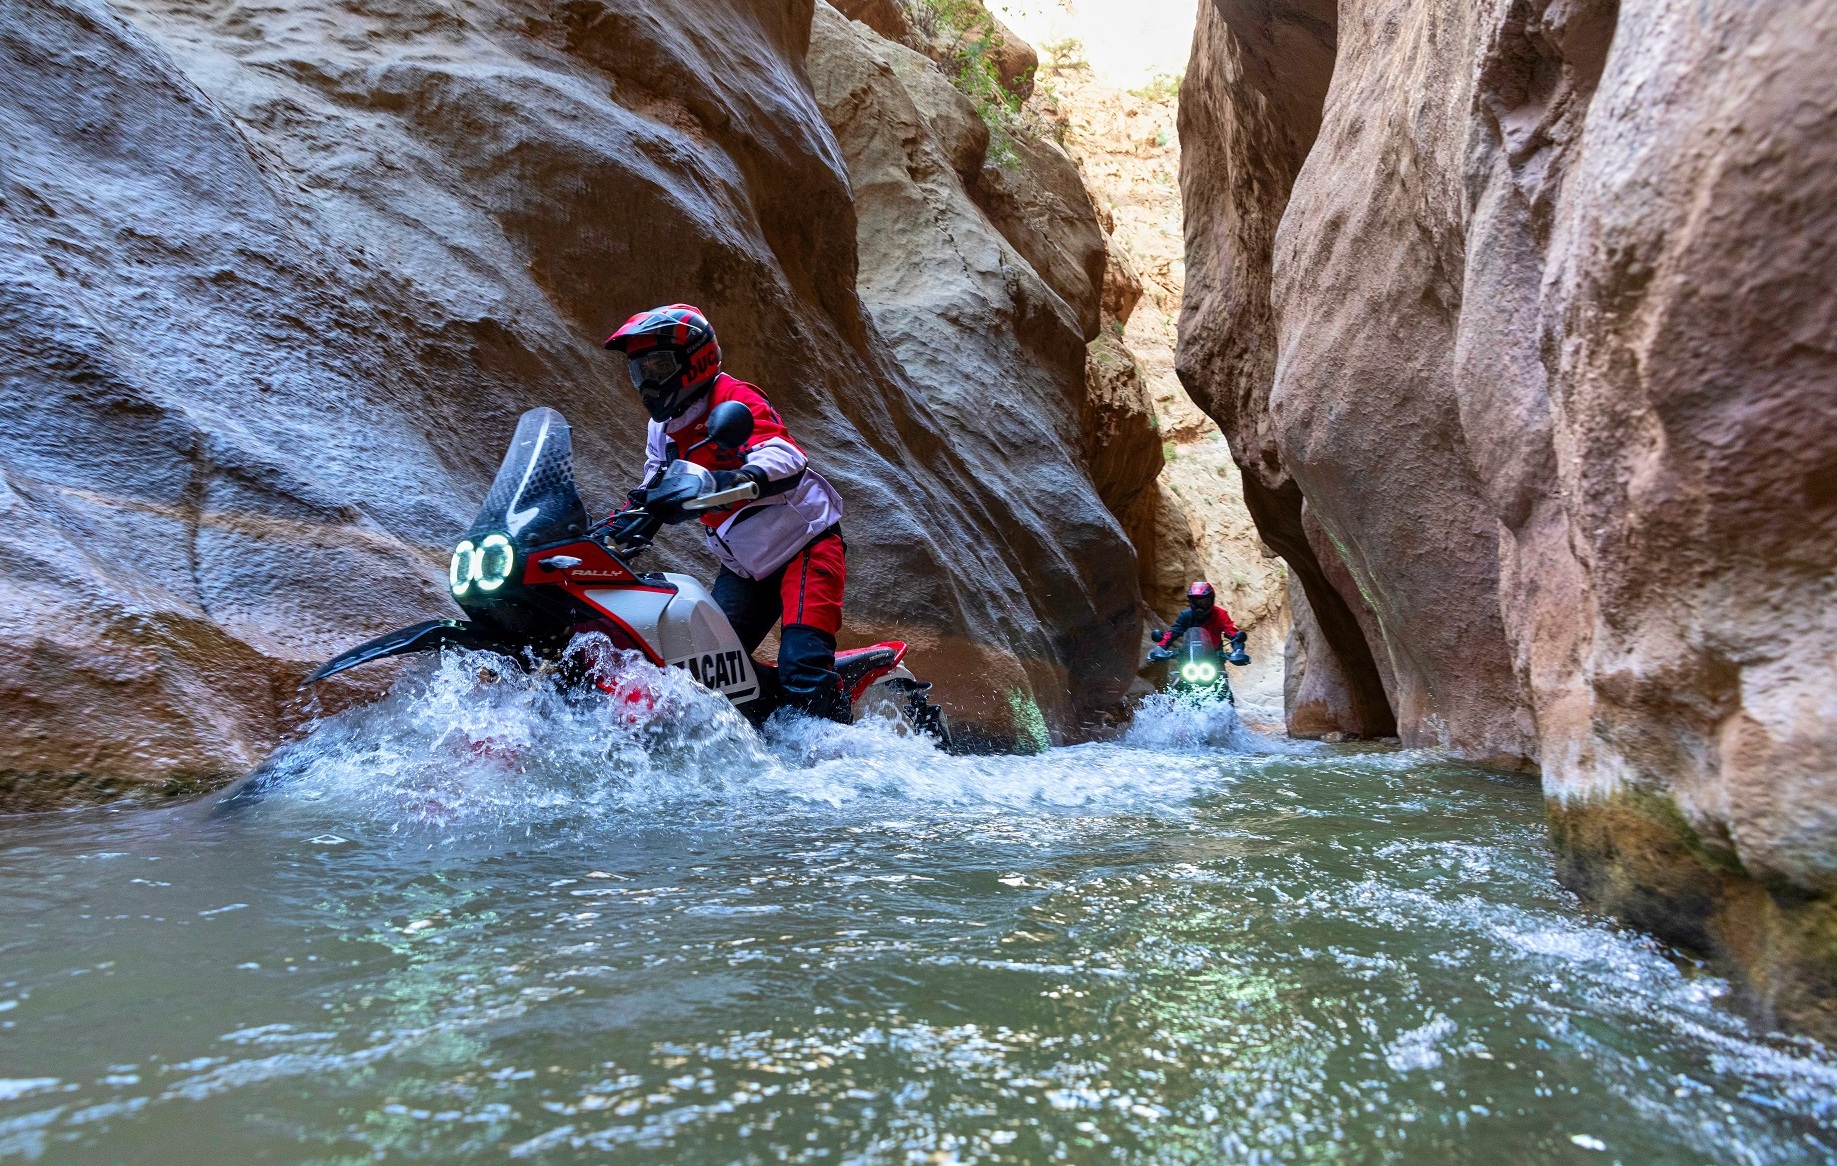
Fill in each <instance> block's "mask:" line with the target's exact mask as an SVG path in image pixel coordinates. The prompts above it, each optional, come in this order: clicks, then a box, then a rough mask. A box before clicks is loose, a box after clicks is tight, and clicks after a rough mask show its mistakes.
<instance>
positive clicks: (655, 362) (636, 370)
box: [629, 348, 682, 389]
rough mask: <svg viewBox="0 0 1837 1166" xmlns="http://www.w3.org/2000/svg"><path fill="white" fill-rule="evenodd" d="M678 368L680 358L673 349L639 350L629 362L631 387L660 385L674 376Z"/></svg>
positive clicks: (639, 387)
mask: <svg viewBox="0 0 1837 1166" xmlns="http://www.w3.org/2000/svg"><path fill="white" fill-rule="evenodd" d="M680 368H682V358H681V357H679V356H677V355H676V352H675V350H674V349H670V348H653V349H651V350H650V351H649V352H641V353H639V354H638V355H637V356H634V357H632V358H631V361H630V364H629V371H630V373H631V385H632V388H634V389H642V388H643V387H644V386H646V385H662V384H664V383H665V382H666V381H668V380H669V379H670V378H671V377H673V376H675V375H676V373H677V370H678V369H680Z"/></svg>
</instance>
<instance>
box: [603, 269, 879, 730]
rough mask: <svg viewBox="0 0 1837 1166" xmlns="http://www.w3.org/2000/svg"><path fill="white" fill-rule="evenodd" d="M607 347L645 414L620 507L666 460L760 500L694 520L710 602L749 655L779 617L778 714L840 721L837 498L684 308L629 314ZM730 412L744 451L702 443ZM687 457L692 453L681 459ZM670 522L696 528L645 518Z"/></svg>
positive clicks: (677, 516)
mask: <svg viewBox="0 0 1837 1166" xmlns="http://www.w3.org/2000/svg"><path fill="white" fill-rule="evenodd" d="M606 347H607V348H610V349H616V350H618V351H620V352H623V353H624V354H625V355H626V358H627V359H628V360H629V362H630V371H631V383H632V386H633V387H634V388H636V389H637V390H638V397H639V399H640V400H642V401H643V402H644V408H645V410H646V411H647V412H648V413H650V415H651V424H650V432H649V438H648V440H647V442H646V445H645V458H644V485H642V486H639V487H638V488H636V489H634V490H632V491H631V492H630V493H629V494H628V497H629V498H630V499H631V501H632V502H633V503H634V504H638V505H643V504H644V502H645V494H646V491H647V490H648V488H649V487H651V486H654V485H656V484H657V482H658V481H659V479H661V478H662V476H663V472H664V470H665V469H666V468H667V467H668V466H669V464H670V462H671V461H672V460H674V459H676V458H679V457H680V458H684V459H686V460H688V461H691V462H694V463H695V464H697V465H700V466H704V467H706V468H707V469H709V470H712V471H713V472H714V477H715V486H716V489H717V490H726V489H730V488H732V487H734V486H737V485H739V484H740V483H741V482H743V481H751V482H753V483H754V484H756V485H757V486H758V487H759V497H758V498H757V499H756V500H754V501H750V502H740V503H736V504H735V505H733V506H728V507H724V508H722V509H719V510H708V511H702V512H700V513H699V517H700V518H701V521H702V527H703V533H704V534H705V535H706V536H707V539H708V549H709V550H710V551H712V552H713V553H714V556H715V558H717V559H719V560H720V562H721V572H720V574H719V575H718V576H717V577H716V578H715V581H714V601H715V603H716V604H718V605H719V606H720V608H721V610H722V611H723V612H725V613H726V614H727V620H728V622H729V623H731V624H732V625H733V629H734V631H735V632H736V633H737V634H738V635H739V637H740V642H741V644H742V645H744V646H745V648H746V651H747V654H748V655H751V654H752V653H753V651H754V650H755V649H757V648H758V647H759V644H760V642H761V641H763V640H764V639H765V637H766V635H767V633H769V632H770V631H771V630H772V625H773V624H775V623H777V622H778V621H779V620H780V619H781V618H782V619H783V621H784V631H783V633H782V635H781V636H780V642H779V649H778V681H779V685H780V687H781V688H782V689H783V692H784V697H785V703H786V704H789V705H791V706H792V707H794V708H798V709H801V710H802V711H804V712H806V713H809V714H811V715H813V716H827V717H832V718H835V719H839V720H846V719H847V716H848V712H847V701H846V700H845V699H844V698H843V697H842V695H841V678H840V677H839V676H838V675H837V674H836V631H837V629H838V628H840V627H841V625H842V587H843V582H844V580H845V579H846V578H847V565H846V561H845V559H844V552H845V550H846V548H845V546H844V544H843V542H842V531H841V526H840V523H841V521H842V498H841V496H840V495H839V494H837V493H836V490H835V487H833V486H831V485H830V484H829V483H828V482H827V481H825V480H824V479H823V477H822V476H821V475H819V474H818V473H817V472H816V471H815V470H812V469H810V468H809V467H808V464H807V460H806V458H805V457H804V451H803V450H802V449H801V448H800V447H799V446H798V444H797V442H796V441H795V440H793V439H792V437H791V434H790V432H789V431H788V430H786V428H785V424H784V421H783V420H781V419H780V418H779V416H778V411H777V410H775V409H773V408H772V403H771V402H770V401H768V400H767V399H766V396H765V394H764V393H762V392H760V391H759V389H758V388H756V387H755V386H753V385H749V384H747V383H746V382H745V381H742V380H736V379H735V378H733V377H730V376H728V375H727V374H726V373H724V372H722V371H721V347H720V345H719V344H718V343H717V342H716V341H715V336H714V325H712V324H710V323H709V322H708V318H707V317H706V316H704V315H702V313H701V312H700V310H698V309H696V308H692V307H690V306H689V305H688V304H666V305H664V306H663V307H661V308H652V309H651V310H650V311H648V312H639V313H638V314H637V315H635V316H633V317H632V318H631V319H629V320H627V321H625V323H624V324H622V325H620V327H619V330H618V331H617V332H614V333H613V334H612V335H611V336H610V337H608V338H607V340H606ZM728 401H739V402H741V403H742V404H744V405H745V406H746V407H747V408H748V409H750V410H751V411H752V414H753V434H752V437H751V438H750V439H748V442H747V444H746V445H745V446H743V447H742V448H740V449H738V450H727V449H723V448H721V447H720V446H718V445H716V444H714V443H713V442H707V443H705V444H703V445H702V446H701V448H700V449H693V448H692V447H694V446H695V445H696V443H698V442H701V441H703V439H704V438H706V437H707V436H708V426H707V421H708V415H709V413H710V412H711V411H712V410H713V409H714V407H715V406H717V405H722V404H725V403H726V402H728ZM682 451H690V452H682ZM647 509H649V511H650V513H651V514H652V515H653V516H655V517H657V518H660V519H662V520H663V521H665V522H669V523H678V522H686V521H688V520H689V519H691V518H695V517H698V514H697V513H696V512H692V511H685V510H683V509H681V508H680V506H668V505H660V506H656V507H648V508H647Z"/></svg>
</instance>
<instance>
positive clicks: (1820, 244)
mask: <svg viewBox="0 0 1837 1166" xmlns="http://www.w3.org/2000/svg"><path fill="white" fill-rule="evenodd" d="M1336 15H1337V19H1335V16H1336ZM1283 46H1286V47H1287V50H1288V51H1281V52H1279V51H1277V49H1279V48H1281V47H1283ZM1297 46H1299V47H1297ZM1833 47H1837V14H1833V13H1832V12H1831V11H1830V10H1829V9H1828V7H1824V6H1815V5H1814V6H1805V5H1791V4H1786V3H1758V4H1750V3H1732V2H1730V3H1714V4H1708V5H1701V4H1685V3H1682V2H1681V0H1645V2H1641V3H1633V2H1631V0H1621V2H1620V3H1618V4H1616V3H1613V2H1612V0H1575V2H1562V3H1557V2H1546V0H1495V2H1492V3H1488V4H1483V5H1468V4H1455V3H1449V2H1446V0H1416V2H1413V3H1409V4H1405V5H1402V6H1398V5H1379V4H1373V3H1364V2H1359V0H1355V2H1352V3H1342V4H1340V5H1339V6H1338V8H1337V14H1336V13H1335V11H1334V6H1332V5H1324V6H1322V10H1321V11H1317V12H1315V11H1308V10H1306V9H1305V6H1299V5H1282V6H1276V5H1268V6H1265V5H1261V4H1256V3H1252V2H1251V0H1215V2H1214V3H1211V4H1208V5H1207V6H1205V8H1204V10H1203V11H1202V16H1201V27H1200V32H1199V35H1198V37H1197V38H1196V42H1195V57H1194V63H1193V69H1192V70H1191V71H1190V72H1189V74H1188V79H1187V96H1188V106H1187V114H1186V115H1185V116H1184V117H1183V124H1182V133H1183V141H1184V145H1185V148H1186V155H1185V156H1186V159H1187V170H1186V173H1185V175H1184V185H1185V188H1186V192H1187V195H1188V213H1189V217H1188V225H1189V234H1188V262H1189V285H1188V286H1189V297H1188V301H1187V305H1186V313H1185V315H1184V317H1183V348H1182V354H1181V365H1182V372H1183V375H1185V376H1186V377H1187V380H1188V383H1189V385H1190V386H1192V387H1193V388H1194V391H1195V395H1196V396H1197V397H1199V398H1200V399H1201V400H1202V402H1203V403H1205V404H1206V406H1207V408H1208V410H1209V411H1210V412H1212V413H1213V415H1214V416H1217V417H1219V418H1220V421H1221V423H1222V424H1223V425H1224V427H1225V429H1226V432H1227V433H1228V434H1229V435H1230V437H1231V440H1232V443H1233V449H1234V452H1235V453H1236V455H1237V457H1238V459H1239V461H1240V462H1241V463H1242V464H1244V465H1245V466H1246V468H1247V470H1254V471H1255V476H1256V478H1257V481H1258V484H1259V485H1260V486H1261V487H1264V488H1267V489H1268V490H1269V491H1270V493H1271V494H1273V495H1276V496H1277V497H1278V500H1281V499H1282V496H1284V495H1285V494H1286V496H1287V499H1288V500H1287V501H1283V504H1282V505H1281V506H1279V507H1275V509H1276V510H1277V511H1278V512H1277V513H1275V514H1273V515H1271V514H1269V513H1267V512H1266V510H1259V508H1258V507H1257V506H1255V505H1253V507H1252V510H1253V512H1254V513H1256V514H1257V518H1258V523H1259V526H1260V528H1262V529H1263V531H1264V534H1265V537H1266V538H1267V539H1269V540H1270V541H1271V543H1272V545H1276V546H1277V549H1279V550H1281V551H1282V552H1283V553H1284V555H1285V557H1288V558H1289V561H1290V563H1291V565H1292V566H1294V567H1295V568H1296V574H1297V577H1298V578H1302V579H1303V581H1304V583H1305V574H1304V572H1303V571H1302V568H1301V566H1300V565H1299V564H1298V563H1297V562H1296V558H1295V554H1297V553H1299V554H1304V555H1311V556H1312V557H1313V558H1314V559H1315V560H1316V562H1317V563H1319V564H1320V565H1321V567H1322V574H1323V575H1330V574H1332V573H1333V571H1335V570H1341V569H1343V571H1344V579H1345V582H1346V583H1349V584H1350V587H1351V589H1352V590H1353V591H1356V593H1357V595H1358V597H1360V598H1362V599H1363V600H1364V606H1365V607H1366V608H1368V610H1369V618H1368V619H1367V620H1366V621H1365V622H1364V624H1363V626H1358V625H1360V608H1359V605H1356V604H1354V603H1352V602H1351V598H1352V597H1351V596H1349V595H1348V594H1347V593H1346V588H1345V586H1344V585H1342V586H1341V587H1339V588H1329V590H1331V591H1333V592H1334V594H1337V595H1338V596H1339V598H1340V599H1341V600H1343V601H1346V614H1347V615H1349V616H1351V617H1352V619H1351V623H1352V624H1353V625H1355V627H1357V628H1358V632H1359V634H1357V635H1356V636H1353V635H1351V634H1350V632H1351V630H1352V629H1349V628H1346V627H1341V628H1340V629H1339V631H1338V632H1336V631H1335V630H1334V629H1332V628H1330V627H1329V626H1328V624H1329V623H1330V621H1329V619H1328V618H1326V616H1325V615H1324V614H1323V612H1322V610H1321V604H1320V603H1319V602H1318V601H1317V599H1316V595H1317V591H1316V589H1315V588H1313V587H1307V588H1305V590H1306V593H1307V598H1308V600H1309V601H1310V603H1311V605H1312V606H1313V608H1314V611H1313V616H1314V619H1313V621H1312V625H1313V626H1311V628H1310V629H1309V630H1308V631H1307V632H1306V633H1305V636H1304V637H1303V638H1305V640H1306V641H1307V642H1306V643H1303V644H1299V645H1297V646H1298V647H1299V648H1300V649H1301V650H1302V651H1303V652H1304V653H1305V661H1304V667H1303V668H1302V669H1300V670H1299V671H1300V672H1301V673H1302V675H1300V676H1299V677H1298V678H1297V680H1298V684H1299V687H1300V688H1306V687H1307V686H1308V685H1309V684H1310V683H1311V682H1312V680H1313V678H1314V677H1315V676H1316V675H1319V674H1323V673H1325V672H1326V671H1327V670H1326V669H1324V668H1317V666H1316V663H1315V653H1316V651H1318V650H1319V649H1320V647H1321V645H1322V644H1323V642H1324V643H1325V644H1326V646H1327V647H1328V648H1330V649H1332V650H1333V651H1334V652H1335V653H1336V663H1338V664H1341V665H1343V664H1344V663H1345V662H1346V660H1347V658H1348V657H1349V656H1354V657H1356V655H1357V646H1358V643H1357V642H1358V641H1362V642H1363V643H1364V644H1365V645H1366V646H1367V647H1368V648H1369V650H1370V652H1371V655H1372V669H1371V670H1372V672H1373V673H1375V674H1377V675H1376V679H1377V681H1378V682H1379V685H1380V687H1382V688H1384V689H1385V690H1386V692H1387V696H1388V703H1389V704H1390V706H1391V708H1393V709H1394V710H1395V713H1396V715H1397V718H1398V722H1399V728H1400V730H1401V731H1402V733H1403V735H1404V736H1405V739H1406V740H1409V741H1414V742H1419V743H1425V744H1440V745H1443V746H1445V747H1448V748H1451V749H1454V750H1457V751H1460V752H1464V753H1467V754H1469V755H1473V756H1480V757H1488V758H1493V759H1497V760H1501V761H1510V760H1511V759H1512V758H1513V757H1522V758H1525V759H1528V760H1532V761H1535V762H1536V763H1537V764H1538V765H1539V766H1540V767H1541V770H1542V772H1543V775H1544V783H1545V790H1546V793H1547V794H1548V796H1549V797H1550V799H1551V804H1552V821H1553V825H1554V828H1555V832H1556V837H1557V841H1558V844H1559V851H1560V855H1561V857H1560V868H1559V869H1560V873H1561V874H1562V876H1563V878H1564V880H1565V881H1566V882H1568V883H1569V884H1570V885H1572V886H1574V887H1576V888H1577V889H1579V890H1581V891H1583V893H1584V894H1585V895H1587V896H1589V897H1590V898H1592V899H1593V900H1594V901H1596V902H1598V903H1600V904H1602V905H1604V906H1606V907H1607V908H1609V909H1611V910H1614V911H1616V912H1618V913H1620V914H1622V915H1623V916H1625V917H1627V918H1629V919H1631V920H1632V921H1634V922H1637V923H1640V924H1642V925H1644V926H1648V927H1651V928H1653V929H1655V930H1657V931H1659V932H1660V933H1661V934H1663V935H1665V936H1666V937H1667V938H1670V939H1673V940H1675V941H1677V942H1680V943H1683V944H1686V945H1687V946H1690V947H1693V948H1695V949H1698V950H1708V951H1712V952H1717V953H1720V954H1722V955H1724V956H1726V957H1728V958H1729V959H1730V960H1731V961H1732V962H1733V964H1734V965H1736V966H1737V967H1739V968H1741V969H1743V970H1745V972H1746V973H1747V977H1746V982H1747V984H1748V987H1749V989H1750V992H1751V995H1752V997H1753V999H1754V1001H1755V1002H1756V1003H1757V1004H1758V1005H1760V1006H1761V1007H1763V1008H1765V1009H1769V1010H1773V1011H1775V1012H1777V1013H1778V1014H1779V1015H1781V1016H1783V1017H1785V1018H1787V1019H1791V1020H1795V1021H1798V1022H1800V1023H1806V1024H1810V1025H1813V1026H1814V1027H1818V1028H1821V1029H1823V1030H1824V1031H1837V1006H1834V1005H1833V997H1832V996H1831V995H1830V994H1829V993H1830V992H1831V991H1832V985H1833V981H1834V980H1837V938H1833V937H1837V910H1834V909H1833V906H1832V897H1831V896H1832V892H1833V890H1834V889H1837V811H1833V809H1832V807H1833V806H1834V805H1837V800H1834V799H1833V794H1837V778H1833V776H1832V775H1833V774H1834V773H1837V765H1834V764H1833V762H1834V761H1837V728H1833V726H1837V716H1833V714H1837V705H1833V703H1832V702H1833V697H1832V695H1831V694H1832V692H1833V691H1834V689H1833V683H1832V682H1833V680H1837V676H1834V675H1833V673H1834V672H1837V617H1833V615H1832V612H1833V610H1837V609H1834V608H1833V606H1832V603H1831V598H1832V590H1833V587H1837V537H1833V536H1834V535H1837V501H1834V500H1837V491H1832V490H1830V489H1828V488H1827V485H1828V482H1829V481H1831V480H1837V473H1834V472H1833V471H1832V470H1831V469H1830V467H1831V466H1834V465H1837V426H1833V425H1832V424H1831V422H1830V419H1831V418H1832V417H1833V416H1837V307H1833V305H1834V304H1837V299H1834V298H1833V294H1832V293H1833V291H1834V290H1837V287H1834V284H1837V256H1834V255H1833V254H1832V252H1833V249H1834V248H1837V230H1834V228H1837V166H1834V165H1833V163H1834V162H1837V78H1834V77H1833V76H1832V74H1831V70H1830V69H1829V67H1828V60H1829V53H1830V52H1831V50H1832V48H1833ZM1322 61H1331V63H1332V66H1331V67H1332V74H1331V78H1332V82H1331V88H1330V91H1329V90H1328V89H1327V88H1326V87H1325V86H1324V85H1323V84H1322V76H1321V68H1320V64H1321V62H1322ZM1316 127H1317V128H1316ZM1298 158H1305V161H1304V162H1301V163H1300V164H1299V165H1298V164H1297V161H1298ZM1285 178H1286V181H1285ZM1272 239H1273V241H1272ZM1264 289H1267V298H1266V299H1265V296H1264ZM1302 502H1305V513H1304V518H1305V522H1304V523H1303V524H1302V525H1303V530H1302V532H1301V533H1302V534H1303V535H1304V536H1306V535H1308V534H1310V533H1311V532H1312V530H1317V532H1318V534H1317V536H1316V537H1314V538H1312V539H1308V540H1305V541H1307V542H1308V546H1307V548H1306V550H1305V551H1302V550H1300V549H1299V548H1297V547H1296V546H1295V545H1294V543H1293V540H1288V541H1286V542H1278V539H1280V538H1284V535H1281V534H1277V533H1275V531H1276V529H1277V528H1285V527H1286V526H1287V524H1288V515H1289V514H1291V513H1294V512H1297V511H1300V509H1301V505H1300V504H1301V503H1302ZM1291 552H1294V553H1291ZM1335 558H1337V563H1335V562H1333V560H1334V559H1335ZM1298 624H1299V621H1298ZM1341 671H1342V677H1341V678H1340V679H1339V680H1337V681H1335V680H1332V678H1329V684H1330V685H1331V684H1343V685H1345V686H1346V687H1347V688H1348V689H1353V688H1357V687H1358V684H1359V682H1358V681H1357V680H1356V678H1354V677H1352V676H1349V675H1344V673H1345V671H1346V670H1345V669H1344V668H1342V670H1341ZM1297 695H1299V694H1297ZM1345 703H1346V702H1343V701H1341V702H1339V704H1338V705H1336V704H1335V702H1334V700H1325V701H1321V702H1315V706H1316V707H1317V711H1319V714H1320V716H1321V717H1323V718H1325V719H1327V720H1334V721H1339V722H1341V723H1344V722H1345V721H1346V720H1356V719H1358V717H1357V714H1356V713H1349V712H1348V711H1346V710H1345V709H1344V708H1343V707H1340V706H1343V705H1344V704H1345ZM1307 707H1310V706H1309V702H1307V701H1300V700H1298V701H1297V704H1296V708H1297V710H1298V715H1299V710H1301V709H1303V708H1307ZM1309 715H1314V714H1312V713H1310V714H1309Z"/></svg>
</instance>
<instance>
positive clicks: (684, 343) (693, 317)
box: [606, 304, 721, 421]
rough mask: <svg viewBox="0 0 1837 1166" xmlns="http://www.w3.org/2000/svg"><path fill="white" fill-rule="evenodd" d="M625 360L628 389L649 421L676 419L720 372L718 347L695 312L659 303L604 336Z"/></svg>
mask: <svg viewBox="0 0 1837 1166" xmlns="http://www.w3.org/2000/svg"><path fill="white" fill-rule="evenodd" d="M606 347H608V348H613V349H617V350H618V351H620V352H623V353H624V354H625V356H626V358H627V359H628V360H629V361H630V367H631V384H632V388H634V389H637V390H638V397H639V398H640V399H641V400H642V401H643V402H644V408H645V410H646V411H647V412H649V413H650V415H651V419H652V420H654V421H669V420H672V419H674V418H677V417H681V416H682V415H683V413H684V412H685V411H687V410H688V408H689V406H691V405H693V404H695V402H696V401H697V400H698V399H699V398H700V397H701V396H702V394H703V393H706V392H707V391H708V390H709V389H710V388H712V387H713V385H714V378H715V377H717V376H719V375H720V373H721V346H720V344H719V343H718V342H717V341H716V340H715V338H714V325H713V324H710V323H709V322H708V317H706V316H704V315H702V312H701V309H700V308H692V307H690V306H689V305H688V304H665V305H664V306H663V307H661V308H652V309H651V310H650V311H648V312H639V313H638V314H637V315H635V316H633V317H632V318H631V319H629V320H627V321H625V323H623V324H621V325H619V330H618V331H617V332H614V333H613V334H612V335H611V336H608V337H607V338H606Z"/></svg>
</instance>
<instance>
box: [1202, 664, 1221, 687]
mask: <svg viewBox="0 0 1837 1166" xmlns="http://www.w3.org/2000/svg"><path fill="white" fill-rule="evenodd" d="M1217 679H1218V669H1217V668H1216V667H1214V666H1213V665H1211V664H1201V665H1200V666H1199V681H1200V683H1201V684H1210V683H1212V682H1213V681H1214V680H1217Z"/></svg>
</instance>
